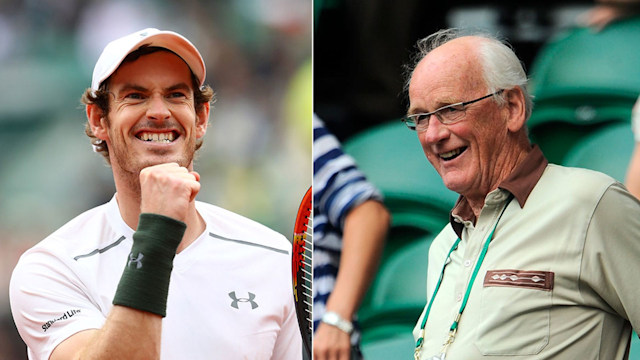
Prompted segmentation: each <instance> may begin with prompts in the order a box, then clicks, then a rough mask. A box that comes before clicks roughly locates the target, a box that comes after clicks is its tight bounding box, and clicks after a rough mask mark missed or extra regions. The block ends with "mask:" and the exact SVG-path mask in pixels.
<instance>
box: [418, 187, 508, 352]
mask: <svg viewBox="0 0 640 360" xmlns="http://www.w3.org/2000/svg"><path fill="white" fill-rule="evenodd" d="M511 199H513V195H511V196H509V198H508V199H507V204H506V205H505V206H504V208H503V209H502V212H501V213H500V216H498V220H497V221H496V224H495V226H494V227H493V230H491V233H490V234H489V236H488V237H487V240H485V242H484V246H483V247H482V251H481V252H480V256H479V257H478V262H477V263H476V267H475V268H474V269H473V273H472V274H471V278H470V279H469V284H467V291H466V292H465V294H464V299H463V300H462V305H460V310H458V315H457V316H456V318H455V320H454V321H453V323H452V324H451V327H450V328H449V334H448V336H447V340H446V341H445V342H444V344H443V348H442V354H441V355H443V354H444V353H445V352H446V350H447V348H448V347H449V345H450V344H451V343H453V340H454V339H455V335H456V332H457V331H458V323H460V317H461V316H462V312H463V311H464V308H465V307H466V306H467V301H468V300H469V294H470V293H471V287H472V286H473V283H474V281H475V280H476V276H477V275H478V272H479V271H480V266H482V262H483V261H484V257H485V255H486V254H487V250H489V243H490V242H491V240H492V239H493V233H494V232H495V231H496V228H497V227H498V222H500V219H501V218H502V215H503V214H504V211H505V210H507V207H508V206H509V203H511ZM460 241H461V240H460V238H458V239H457V240H456V241H455V242H454V243H453V246H451V249H450V250H449V253H448V254H447V258H446V259H445V260H444V264H443V265H442V271H440V277H439V278H438V282H437V283H436V288H435V290H434V291H433V295H432V296H431V299H430V300H429V304H428V305H427V311H426V312H425V314H424V318H423V319H422V324H421V325H420V337H419V338H418V341H416V350H415V354H414V357H415V359H416V360H418V359H419V353H420V350H421V349H422V345H423V344H424V335H425V326H426V325H427V318H429V313H430V312H431V306H432V305H433V301H434V300H435V298H436V294H438V290H439V289H440V284H442V278H443V277H444V269H445V268H446V267H447V262H448V261H449V259H450V258H451V254H452V253H453V252H454V251H456V250H457V249H458V244H460ZM442 358H443V359H444V357H442Z"/></svg>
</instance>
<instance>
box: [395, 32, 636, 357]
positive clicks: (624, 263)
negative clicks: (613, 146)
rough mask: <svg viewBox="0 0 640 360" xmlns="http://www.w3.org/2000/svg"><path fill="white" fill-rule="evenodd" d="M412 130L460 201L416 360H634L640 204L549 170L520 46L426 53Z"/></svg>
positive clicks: (455, 41) (434, 48)
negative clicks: (533, 133) (530, 125)
mask: <svg viewBox="0 0 640 360" xmlns="http://www.w3.org/2000/svg"><path fill="white" fill-rule="evenodd" d="M418 49H419V51H418V54H417V55H416V57H415V62H414V63H413V65H412V66H411V69H410V73H409V76H408V81H407V91H408V96H409V109H408V114H407V117H406V118H405V119H403V121H404V122H405V124H406V125H407V126H408V127H409V129H411V130H415V131H416V132H417V135H418V140H419V141H420V143H421V145H422V148H423V150H424V153H425V155H426V156H427V159H428V160H429V162H430V163H431V164H432V165H433V166H434V168H435V169H436V170H437V171H438V173H439V174H440V176H441V177H442V180H443V181H444V184H445V185H446V186H447V188H449V189H451V190H453V191H455V192H457V193H458V194H460V197H459V199H458V201H457V203H456V205H455V207H454V208H453V210H452V211H451V216H450V223H449V224H448V225H447V226H446V227H445V228H444V229H443V230H442V232H441V233H440V234H439V235H438V236H437V238H436V239H435V240H434V242H433V245H432V246H431V249H430V251H429V264H428V279H427V293H426V295H427V303H426V306H425V309H424V311H423V313H422V315H421V316H420V318H419V320H418V322H417V324H416V327H415V329H414V336H415V339H416V349H415V358H416V359H422V360H425V359H445V358H446V359H453V360H456V359H464V360H474V359H507V358H509V359H511V358H514V357H517V358H518V359H625V358H626V357H628V354H627V353H626V352H628V346H629V341H630V335H631V330H632V328H635V329H636V330H638V329H640V306H638V300H637V299H639V298H640V287H639V286H637V285H636V284H635V281H634V279H633V277H634V276H635V275H634V274H638V273H640V261H639V260H638V259H640V204H639V203H638V201H637V200H635V199H634V198H633V196H631V195H630V194H629V193H628V192H627V191H626V190H625V188H624V187H623V186H622V185H621V184H620V183H618V182H616V181H615V180H614V179H612V178H610V177H609V176H606V175H604V174H601V173H597V172H594V171H589V170H584V169H575V168H566V167H561V166H557V165H553V164H549V163H548V162H547V160H546V158H545V157H544V155H543V153H542V151H541V150H540V149H539V148H538V147H537V146H535V145H532V144H531V143H530V141H529V138H528V136H527V130H526V121H527V119H528V118H529V116H530V114H531V109H532V100H531V96H530V95H529V93H528V91H527V77H526V74H525V72H524V69H523V68H522V65H521V63H520V61H519V60H518V58H517V57H516V55H515V54H514V52H513V51H512V50H511V48H510V47H509V46H508V45H506V44H505V43H503V42H502V41H500V40H498V39H496V38H494V37H492V36H490V35H487V34H463V33H462V32H460V31H458V30H455V29H449V30H442V31H439V32H437V33H435V34H433V35H431V36H429V37H427V38H425V39H423V40H421V41H420V42H419V43H418Z"/></svg>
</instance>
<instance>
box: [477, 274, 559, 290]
mask: <svg viewBox="0 0 640 360" xmlns="http://www.w3.org/2000/svg"><path fill="white" fill-rule="evenodd" d="M553 275H554V274H553V272H551V271H535V270H534V271H530V270H488V271H487V274H486V275H485V276H484V287H488V286H509V287H525V288H530V289H538V290H545V291H551V290H553Z"/></svg>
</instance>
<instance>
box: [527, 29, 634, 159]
mask: <svg viewBox="0 0 640 360" xmlns="http://www.w3.org/2000/svg"><path fill="white" fill-rule="evenodd" d="M639 38H640V18H631V19H627V20H623V21H619V22H615V23H613V24H611V25H609V26H607V27H606V28H605V29H604V30H602V31H600V32H594V31H593V30H592V29H589V28H571V29H567V30H565V31H563V32H561V33H560V34H558V35H556V36H555V37H553V38H552V39H551V40H550V41H549V42H548V43H547V44H545V45H544V46H543V47H542V48H541V49H540V51H539V52H538V54H537V55H536V58H535V59H534V61H533V63H532V67H531V85H532V89H531V90H532V94H533V95H534V101H535V106H534V110H533V114H532V116H531V119H529V122H528V126H529V130H530V135H531V139H532V141H533V142H535V143H538V144H539V145H540V148H541V149H542V150H543V152H544V153H545V155H546V156H547V158H548V159H549V160H550V161H551V162H553V163H562V162H563V160H564V156H565V155H566V152H567V151H568V149H569V148H571V146H572V145H573V144H574V143H575V142H576V141H578V140H579V139H580V138H582V137H583V136H585V135H587V134H589V133H590V132H592V131H597V130H598V129H599V128H600V127H601V126H602V125H603V124H606V123H610V122H627V123H628V122H629V119H630V116H631V108H632V107H633V104H634V102H635V100H636V99H637V98H638V94H640V67H639V66H638V64H639V63H640V42H638V41H637V39H639Z"/></svg>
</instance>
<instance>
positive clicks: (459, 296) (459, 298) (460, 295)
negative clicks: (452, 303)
mask: <svg viewBox="0 0 640 360" xmlns="http://www.w3.org/2000/svg"><path fill="white" fill-rule="evenodd" d="M456 300H457V301H458V302H460V301H462V293H458V295H457V296H456Z"/></svg>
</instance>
